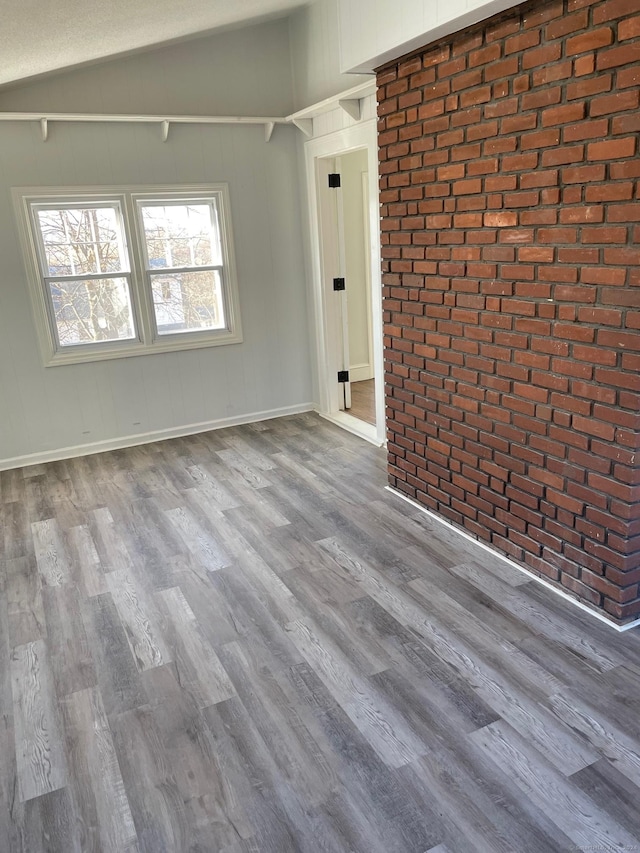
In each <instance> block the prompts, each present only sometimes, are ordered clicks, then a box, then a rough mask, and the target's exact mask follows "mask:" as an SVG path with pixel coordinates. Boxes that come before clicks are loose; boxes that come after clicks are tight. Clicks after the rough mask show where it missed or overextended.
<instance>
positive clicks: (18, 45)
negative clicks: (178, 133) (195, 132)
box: [0, 0, 308, 85]
mask: <svg viewBox="0 0 640 853" xmlns="http://www.w3.org/2000/svg"><path fill="white" fill-rule="evenodd" d="M306 2H308V0H0V85H3V84H6V83H11V82H15V81H16V80H22V79H24V78H27V77H33V76H34V75H40V74H46V73H47V72H50V71H56V70H58V69H61V68H67V67H69V66H73V65H78V64H80V63H84V62H91V61H95V60H98V59H105V58H107V57H109V56H114V55H117V54H120V53H126V52H130V51H135V50H140V49H142V48H148V47H151V46H152V45H156V44H163V43H166V42H170V41H173V40H175V39H180V38H186V37H188V36H194V35H197V34H199V33H209V32H212V31H214V30H217V29H220V28H223V27H229V26H234V25H238V24H240V23H243V22H245V21H246V22H249V21H252V20H255V19H260V18H267V17H272V16H277V15H282V14H286V13H287V12H289V11H290V10H292V9H294V8H296V7H298V6H302V5H305V3H306Z"/></svg>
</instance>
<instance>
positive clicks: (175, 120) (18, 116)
mask: <svg viewBox="0 0 640 853" xmlns="http://www.w3.org/2000/svg"><path fill="white" fill-rule="evenodd" d="M0 121H36V122H38V123H39V124H40V131H41V133H42V141H43V142H46V141H47V139H48V138H49V132H50V130H51V124H52V123H53V122H94V123H95V122H106V123H108V124H114V123H116V124H157V125H158V127H159V128H160V139H161V140H162V142H166V141H167V139H168V138H169V128H170V127H171V125H172V124H258V125H262V126H263V127H264V138H265V141H266V142H269V140H270V139H271V135H272V134H273V131H274V128H275V126H276V125H277V124H291V121H290V119H288V118H285V117H283V116H167V115H133V114H132V115H127V114H124V115H106V114H105V115H101V114H99V113H96V114H94V113H0Z"/></svg>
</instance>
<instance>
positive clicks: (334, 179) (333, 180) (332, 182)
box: [329, 172, 340, 190]
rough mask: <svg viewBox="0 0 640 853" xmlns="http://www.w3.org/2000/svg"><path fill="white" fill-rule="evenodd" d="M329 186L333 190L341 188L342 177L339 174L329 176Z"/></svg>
mask: <svg viewBox="0 0 640 853" xmlns="http://www.w3.org/2000/svg"><path fill="white" fill-rule="evenodd" d="M329 186H330V188H331V189H332V190H333V189H335V188H336V187H339V186H340V175H339V174H338V173H337V172H334V173H332V174H331V175H329Z"/></svg>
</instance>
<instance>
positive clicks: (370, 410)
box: [348, 379, 376, 426]
mask: <svg viewBox="0 0 640 853" xmlns="http://www.w3.org/2000/svg"><path fill="white" fill-rule="evenodd" d="M348 411H349V414H350V415H353V417H354V418H358V419H359V420H361V421H365V422H366V423H368V424H373V425H374V426H375V423H376V389H375V379H363V380H362V381H361V382H352V383H351V408H350V409H349V410H348Z"/></svg>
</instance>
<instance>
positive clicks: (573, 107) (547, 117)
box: [542, 103, 586, 127]
mask: <svg viewBox="0 0 640 853" xmlns="http://www.w3.org/2000/svg"><path fill="white" fill-rule="evenodd" d="M585 111H586V104H584V103H577V104H565V105H563V106H561V107H550V108H549V109H546V110H543V111H542V126H543V127H554V126H555V125H558V124H568V123H569V122H572V121H581V120H582V119H583V118H584V116H585Z"/></svg>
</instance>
